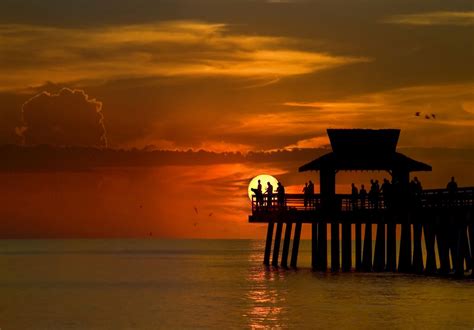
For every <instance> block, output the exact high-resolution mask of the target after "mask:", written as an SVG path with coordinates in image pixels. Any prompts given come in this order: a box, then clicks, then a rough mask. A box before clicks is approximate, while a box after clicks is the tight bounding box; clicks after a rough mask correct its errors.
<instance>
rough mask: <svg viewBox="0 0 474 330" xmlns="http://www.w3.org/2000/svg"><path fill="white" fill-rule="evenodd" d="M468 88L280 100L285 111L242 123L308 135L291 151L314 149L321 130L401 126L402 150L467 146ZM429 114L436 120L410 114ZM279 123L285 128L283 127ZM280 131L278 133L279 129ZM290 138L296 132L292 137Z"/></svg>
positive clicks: (471, 116) (472, 119)
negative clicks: (310, 100) (332, 98)
mask: <svg viewBox="0 0 474 330" xmlns="http://www.w3.org/2000/svg"><path fill="white" fill-rule="evenodd" d="M473 90H474V85H473V84H472V83H466V84H453V85H426V86H413V87H406V88H399V89H393V90H386V91H381V92H377V93H371V94H365V95H360V96H354V97H352V98H348V99H344V100H335V101H332V102H331V101H315V102H286V103H284V105H285V106H287V107H289V110H287V111H286V112H283V113H279V114H274V115H257V116H255V117H253V118H251V119H249V121H248V122H247V125H250V126H255V125H256V124H257V123H259V122H262V121H264V122H265V123H266V126H267V127H268V128H269V129H270V130H275V129H276V130H277V131H279V130H280V131H282V130H284V131H285V132H290V131H293V132H298V133H308V134H309V133H310V132H311V131H312V132H315V133H314V135H313V136H310V137H308V138H304V139H301V140H299V141H297V142H296V143H292V144H290V145H288V146H287V148H293V147H319V146H321V145H324V144H325V143H326V142H327V140H326V139H325V136H324V135H323V134H321V133H323V132H325V130H326V128H353V127H360V128H401V129H402V139H401V145H402V146H418V147H421V146H424V147H427V146H430V147H458V148H472V147H473V146H474V145H473V141H474V139H473V138H474V113H473V112H472V111H473V110H472V104H473V101H474V94H473V93H472V91H473ZM416 112H420V113H423V114H428V115H429V116H431V114H435V116H436V119H433V118H430V119H429V120H427V119H425V117H424V116H421V117H417V116H415V113H416ZM283 122H284V123H285V125H283ZM279 128H280V129H279ZM295 135H296V133H295Z"/></svg>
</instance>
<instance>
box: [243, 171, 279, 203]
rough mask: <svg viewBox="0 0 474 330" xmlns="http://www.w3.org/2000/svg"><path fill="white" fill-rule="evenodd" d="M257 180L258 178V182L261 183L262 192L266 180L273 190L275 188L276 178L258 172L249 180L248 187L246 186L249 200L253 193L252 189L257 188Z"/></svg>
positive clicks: (264, 188) (265, 185)
mask: <svg viewBox="0 0 474 330" xmlns="http://www.w3.org/2000/svg"><path fill="white" fill-rule="evenodd" d="M258 180H260V183H261V184H262V192H263V193H265V190H266V189H267V182H270V184H271V185H272V186H273V190H275V189H276V187H277V184H278V180H277V179H276V178H275V177H273V176H271V175H268V174H260V175H257V176H256V177H255V178H253V179H252V180H250V183H249V187H248V195H249V198H250V200H252V196H253V195H254V193H253V191H252V189H257V187H258Z"/></svg>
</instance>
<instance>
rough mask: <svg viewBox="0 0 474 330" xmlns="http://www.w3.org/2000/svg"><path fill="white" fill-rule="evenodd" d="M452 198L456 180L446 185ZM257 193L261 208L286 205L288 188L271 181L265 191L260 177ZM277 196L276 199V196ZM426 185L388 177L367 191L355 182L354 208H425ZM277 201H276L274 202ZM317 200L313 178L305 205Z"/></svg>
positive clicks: (372, 183) (305, 189)
mask: <svg viewBox="0 0 474 330" xmlns="http://www.w3.org/2000/svg"><path fill="white" fill-rule="evenodd" d="M446 189H447V191H448V194H449V200H450V201H452V202H454V201H455V199H456V192H457V190H458V185H457V183H456V181H455V179H454V177H452V178H451V181H450V182H449V183H448V185H447V187H446ZM252 191H253V193H254V194H255V205H256V207H257V208H260V207H264V206H265V207H267V208H271V207H272V206H278V207H285V206H286V198H285V187H284V186H283V184H282V183H281V182H278V183H277V188H276V191H274V187H273V185H272V184H271V183H270V182H267V187H266V189H265V192H264V191H263V187H262V183H261V181H260V180H258V186H257V188H252ZM275 195H276V198H274V197H275ZM422 195H423V187H422V185H421V182H420V180H419V179H418V177H414V178H413V180H411V181H410V183H409V185H408V187H406V186H403V185H402V184H401V183H400V182H399V181H397V180H395V179H394V180H392V182H390V181H389V180H388V179H386V178H384V179H383V182H382V184H380V183H379V180H374V179H371V180H370V189H369V191H367V190H366V188H365V186H364V184H361V186H360V189H358V188H357V186H356V185H355V184H354V183H352V184H351V198H350V205H351V208H352V210H357V209H379V208H385V209H392V208H396V207H410V208H414V207H421V204H422ZM274 201H276V204H274ZM316 201H317V199H316V198H315V193H314V183H313V182H312V181H311V180H309V182H306V183H305V185H304V187H303V204H304V208H305V209H306V208H314V207H316V204H317V202H316Z"/></svg>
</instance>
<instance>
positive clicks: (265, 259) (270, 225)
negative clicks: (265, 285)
mask: <svg viewBox="0 0 474 330" xmlns="http://www.w3.org/2000/svg"><path fill="white" fill-rule="evenodd" d="M273 226H274V222H269V223H268V228H267V240H266V241H265V254H264V255H263V264H264V265H265V266H270V252H271V250H272V239H273Z"/></svg>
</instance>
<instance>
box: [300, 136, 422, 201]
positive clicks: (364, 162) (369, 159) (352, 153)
mask: <svg viewBox="0 0 474 330" xmlns="http://www.w3.org/2000/svg"><path fill="white" fill-rule="evenodd" d="M327 132H328V136H329V140H330V142H331V147H332V152H330V153H327V154H325V155H323V156H321V157H319V158H317V159H315V160H313V161H311V162H309V163H307V164H305V165H303V166H301V167H300V168H299V171H300V172H305V171H319V173H320V189H321V197H323V198H328V197H331V196H333V195H335V185H336V173H337V172H338V171H387V172H389V173H390V175H391V176H392V179H393V180H394V181H398V182H399V183H400V184H401V185H402V186H403V187H407V186H408V183H409V180H410V173H411V172H416V171H431V166H430V165H427V164H425V163H422V162H419V161H416V160H414V159H412V158H410V157H407V156H405V155H403V154H401V153H399V152H397V151H396V148H397V143H398V138H399V136H400V130H399V129H380V130H374V129H328V130H327Z"/></svg>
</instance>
